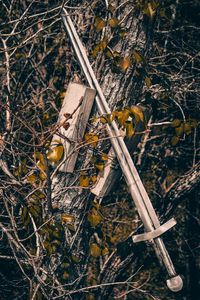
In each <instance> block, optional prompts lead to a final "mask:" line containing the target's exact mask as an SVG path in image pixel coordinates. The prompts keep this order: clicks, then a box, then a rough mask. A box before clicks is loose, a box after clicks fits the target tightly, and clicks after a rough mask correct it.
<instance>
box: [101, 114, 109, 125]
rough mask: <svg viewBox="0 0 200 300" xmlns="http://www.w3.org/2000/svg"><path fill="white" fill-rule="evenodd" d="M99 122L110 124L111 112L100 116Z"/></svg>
mask: <svg viewBox="0 0 200 300" xmlns="http://www.w3.org/2000/svg"><path fill="white" fill-rule="evenodd" d="M100 122H101V123H102V124H106V123H107V124H110V123H111V114H108V115H103V116H101V117H100Z"/></svg>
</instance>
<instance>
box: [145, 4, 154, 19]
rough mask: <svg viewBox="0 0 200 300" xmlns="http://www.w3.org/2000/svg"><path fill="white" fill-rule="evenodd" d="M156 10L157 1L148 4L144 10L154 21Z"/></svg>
mask: <svg viewBox="0 0 200 300" xmlns="http://www.w3.org/2000/svg"><path fill="white" fill-rule="evenodd" d="M156 8H157V5H156V2H155V1H153V2H152V3H151V2H148V3H147V5H146V6H145V8H144V9H143V13H144V14H145V15H147V16H148V17H150V18H151V19H152V18H153V17H154V15H155V13H156Z"/></svg>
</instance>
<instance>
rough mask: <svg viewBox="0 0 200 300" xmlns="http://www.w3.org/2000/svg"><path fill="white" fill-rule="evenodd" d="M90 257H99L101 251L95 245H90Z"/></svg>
mask: <svg viewBox="0 0 200 300" xmlns="http://www.w3.org/2000/svg"><path fill="white" fill-rule="evenodd" d="M90 255H91V256H93V257H99V256H101V249H100V247H99V246H98V245H97V244H95V243H93V244H91V245H90Z"/></svg>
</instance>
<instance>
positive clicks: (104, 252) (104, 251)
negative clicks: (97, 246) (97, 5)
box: [102, 247, 109, 256]
mask: <svg viewBox="0 0 200 300" xmlns="http://www.w3.org/2000/svg"><path fill="white" fill-rule="evenodd" d="M108 254H109V250H108V248H107V247H105V248H104V249H103V250H102V255H103V256H106V255H108Z"/></svg>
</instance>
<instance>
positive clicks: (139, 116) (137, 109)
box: [130, 105, 144, 124]
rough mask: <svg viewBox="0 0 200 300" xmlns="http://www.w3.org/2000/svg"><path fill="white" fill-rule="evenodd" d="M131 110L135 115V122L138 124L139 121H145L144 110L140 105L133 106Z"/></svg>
mask: <svg viewBox="0 0 200 300" xmlns="http://www.w3.org/2000/svg"><path fill="white" fill-rule="evenodd" d="M130 111H131V112H132V114H133V115H134V117H135V122H136V124H137V123H139V122H144V115H143V112H142V109H141V108H140V107H139V106H136V105H134V106H131V108H130Z"/></svg>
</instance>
